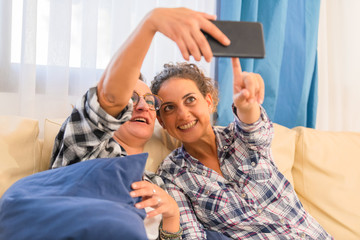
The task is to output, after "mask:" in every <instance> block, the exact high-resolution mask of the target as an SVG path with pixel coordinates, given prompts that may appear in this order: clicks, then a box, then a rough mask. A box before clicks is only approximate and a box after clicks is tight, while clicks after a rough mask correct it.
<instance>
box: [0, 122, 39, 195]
mask: <svg viewBox="0 0 360 240" xmlns="http://www.w3.org/2000/svg"><path fill="white" fill-rule="evenodd" d="M38 135H39V123H38V121H37V120H34V119H29V118H23V117H16V116H0V197H1V196H2V194H3V193H4V192H5V191H6V190H7V189H8V187H10V186H11V185H12V184H13V183H14V182H16V181H17V180H19V179H20V178H23V177H26V176H28V175H30V174H34V173H36V172H38V171H39V169H40V159H41V147H42V142H41V141H39V140H38Z"/></svg>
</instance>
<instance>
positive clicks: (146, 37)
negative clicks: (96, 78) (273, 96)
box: [98, 12, 157, 116]
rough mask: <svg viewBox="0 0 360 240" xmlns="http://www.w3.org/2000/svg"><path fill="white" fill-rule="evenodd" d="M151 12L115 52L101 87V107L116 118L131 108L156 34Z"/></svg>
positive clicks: (99, 87)
mask: <svg viewBox="0 0 360 240" xmlns="http://www.w3.org/2000/svg"><path fill="white" fill-rule="evenodd" d="M152 19H153V16H152V12H150V13H149V14H148V15H147V16H146V17H145V18H144V19H143V20H142V22H141V23H140V24H139V25H138V27H137V28H136V29H135V30H134V31H133V33H132V34H131V35H130V36H129V38H128V39H127V40H126V41H125V43H124V44H123V45H122V47H121V48H120V49H119V50H118V51H117V52H116V54H115V55H114V56H113V58H112V60H111V61H110V63H109V65H108V66H107V68H106V70H105V71H104V74H103V76H102V77H101V80H100V82H99V84H98V96H99V102H100V104H101V106H102V107H103V108H104V109H105V110H106V111H107V112H108V113H109V114H111V115H112V116H116V115H117V114H118V113H119V112H121V110H122V109H123V108H124V107H125V106H126V105H127V104H128V101H129V99H130V97H131V94H132V92H133V89H134V88H135V85H136V83H137V80H138V79H139V75H140V70H141V66H142V64H143V61H144V59H145V56H146V54H147V52H148V49H149V48H150V44H151V42H152V39H153V37H154V35H155V33H156V31H157V29H156V27H155V26H154V25H153V23H152Z"/></svg>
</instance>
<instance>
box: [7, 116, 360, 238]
mask: <svg viewBox="0 0 360 240" xmlns="http://www.w3.org/2000/svg"><path fill="white" fill-rule="evenodd" d="M62 121H63V119H59V120H50V119H46V120H45V124H44V131H43V133H44V134H43V135H44V137H43V138H42V139H39V137H38V134H39V123H38V121H37V120H31V119H25V118H20V117H14V116H0V196H1V195H2V194H3V193H4V192H5V191H6V189H7V188H8V187H9V186H10V185H11V184H13V183H14V182H15V181H16V180H18V179H20V178H22V177H25V176H27V175H30V174H34V173H36V172H39V171H44V170H47V168H48V165H49V158H50V154H51V150H52V145H53V142H54V138H55V136H56V134H57V132H58V130H59V128H60V125H61V123H62ZM274 126H275V137H274V141H273V144H272V151H273V155H274V159H275V161H276V163H277V165H278V167H279V169H280V171H282V172H283V174H284V175H285V176H286V177H287V178H288V179H289V180H290V182H291V183H292V184H293V186H294V187H295V190H296V191H297V193H298V195H299V197H300V200H301V202H302V203H303V205H304V206H305V208H306V209H307V210H308V211H309V212H310V213H311V214H312V215H313V216H314V217H315V218H316V219H317V220H318V221H319V222H320V223H321V224H322V226H323V227H324V228H325V229H326V230H327V231H328V232H329V233H331V234H332V235H333V236H334V237H335V239H343V240H352V239H354V240H355V239H360V207H359V203H360V193H359V190H360V159H359V158H360V133H354V132H326V131H319V130H314V129H309V128H304V127H297V128H294V129H288V128H286V127H283V126H281V125H277V124H274ZM176 145H177V142H176V141H173V139H171V138H170V137H168V135H167V134H166V133H165V132H163V131H162V130H161V127H159V125H157V126H156V129H155V133H154V136H153V138H152V139H151V141H150V142H149V143H148V145H147V146H146V151H148V152H149V159H148V162H147V166H146V168H147V169H148V170H151V171H155V170H156V168H157V166H158V164H159V163H160V161H161V159H162V158H163V157H165V156H166V155H167V154H168V153H169V152H170V151H171V149H172V148H174V147H175V146H176Z"/></svg>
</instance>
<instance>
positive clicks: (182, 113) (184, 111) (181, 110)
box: [177, 105, 190, 119]
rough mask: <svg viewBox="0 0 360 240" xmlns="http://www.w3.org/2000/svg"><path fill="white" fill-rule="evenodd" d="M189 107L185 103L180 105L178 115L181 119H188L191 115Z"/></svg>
mask: <svg viewBox="0 0 360 240" xmlns="http://www.w3.org/2000/svg"><path fill="white" fill-rule="evenodd" d="M189 113H190V112H189V109H188V108H187V107H185V106H183V105H180V106H178V108H177V116H178V118H180V119H186V118H187V117H188V116H189Z"/></svg>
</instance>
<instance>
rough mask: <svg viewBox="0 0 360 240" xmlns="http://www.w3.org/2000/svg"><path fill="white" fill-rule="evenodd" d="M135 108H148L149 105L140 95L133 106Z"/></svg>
mask: <svg viewBox="0 0 360 240" xmlns="http://www.w3.org/2000/svg"><path fill="white" fill-rule="evenodd" d="M134 108H135V109H136V110H149V105H148V104H147V103H146V101H145V99H144V98H143V97H140V99H139V102H138V103H137V104H136V106H135V107H134Z"/></svg>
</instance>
